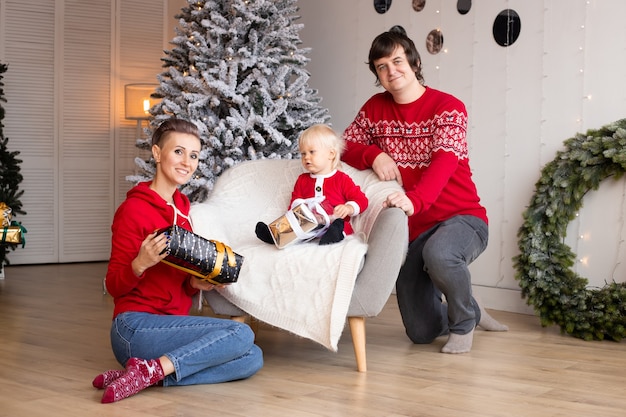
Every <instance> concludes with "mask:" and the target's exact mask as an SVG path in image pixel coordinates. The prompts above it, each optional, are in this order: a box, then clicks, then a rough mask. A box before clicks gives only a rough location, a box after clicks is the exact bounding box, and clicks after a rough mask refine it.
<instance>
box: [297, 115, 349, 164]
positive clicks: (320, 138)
mask: <svg viewBox="0 0 626 417" xmlns="http://www.w3.org/2000/svg"><path fill="white" fill-rule="evenodd" d="M311 142H315V143H318V144H320V145H321V146H323V147H324V148H326V149H333V150H334V151H335V159H333V169H339V167H340V164H341V154H342V153H343V151H344V149H345V148H346V143H345V141H344V140H343V138H342V137H341V136H339V135H338V134H337V132H335V131H334V130H333V129H332V128H331V127H330V126H328V125H325V124H321V123H320V124H315V125H312V126H310V127H309V128H308V129H306V130H305V131H304V132H302V133H301V134H300V138H299V139H298V146H299V147H302V145H303V144H305V143H311Z"/></svg>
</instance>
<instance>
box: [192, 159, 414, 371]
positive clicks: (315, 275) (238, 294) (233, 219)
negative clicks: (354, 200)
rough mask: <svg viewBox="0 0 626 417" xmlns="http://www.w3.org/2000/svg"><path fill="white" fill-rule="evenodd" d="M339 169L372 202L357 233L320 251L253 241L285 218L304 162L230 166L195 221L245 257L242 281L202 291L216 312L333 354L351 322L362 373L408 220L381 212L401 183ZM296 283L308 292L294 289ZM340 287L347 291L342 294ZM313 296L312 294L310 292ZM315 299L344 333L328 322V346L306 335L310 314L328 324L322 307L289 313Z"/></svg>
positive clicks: (199, 229) (195, 210) (195, 209)
mask: <svg viewBox="0 0 626 417" xmlns="http://www.w3.org/2000/svg"><path fill="white" fill-rule="evenodd" d="M342 169H343V170H344V171H345V172H347V173H348V174H349V175H350V176H351V177H352V178H353V179H354V181H355V182H356V183H357V184H358V185H359V186H360V187H361V189H362V190H363V191H364V192H365V194H366V195H367V196H368V198H369V204H370V205H369V207H368V209H367V210H366V211H365V212H363V213H361V214H360V215H358V216H356V217H355V218H353V219H352V225H353V227H354V230H355V234H354V235H353V236H349V237H348V238H346V239H345V240H344V241H342V242H340V243H337V244H333V245H328V246H319V245H317V244H316V243H315V242H309V243H303V244H296V245H291V246H290V247H288V248H285V249H283V250H279V249H277V248H276V247H274V246H273V245H268V244H267V243H263V242H261V241H260V240H258V239H257V238H256V236H255V233H254V229H255V225H256V223H257V222H258V221H263V222H266V223H269V222H271V221H272V220H274V219H276V218H277V217H279V216H281V215H282V214H284V212H285V210H286V208H287V206H288V204H289V200H290V197H291V192H292V189H293V185H294V183H295V180H296V178H297V176H298V175H300V174H301V173H302V172H303V171H302V166H301V164H300V161H299V160H258V161H248V162H243V163H240V164H239V165H236V166H235V167H233V168H229V169H228V170H227V171H226V172H224V173H223V174H222V175H221V176H220V177H219V178H218V180H217V181H216V184H215V187H214V189H213V191H212V192H211V195H210V196H209V198H208V199H207V201H205V202H203V203H200V204H195V205H193V206H192V208H191V218H192V222H193V225H194V230H195V231H196V233H198V234H200V235H202V236H204V237H206V238H210V239H216V240H221V241H223V242H224V243H226V244H228V245H229V246H231V247H232V248H233V250H235V252H238V253H240V254H242V255H243V256H244V257H245V259H244V266H243V267H242V270H241V274H240V277H239V282H237V283H235V284H233V285H231V286H229V287H227V288H225V289H223V290H220V291H219V292H217V291H210V292H208V293H205V298H206V300H207V302H208V303H209V305H210V306H211V308H212V310H213V311H214V312H215V313H216V314H219V315H227V316H231V317H234V318H239V319H240V320H241V318H242V317H244V316H246V315H251V316H253V317H255V318H257V319H259V320H261V321H265V322H268V323H269V324H271V325H273V326H276V327H279V328H284V329H286V330H288V331H291V332H293V333H296V334H298V335H300V336H304V337H308V338H310V339H312V340H315V341H318V342H319V343H322V344H324V345H325V346H327V347H329V348H331V349H332V348H334V346H336V340H337V339H338V338H339V337H340V335H341V331H342V330H343V326H344V324H345V319H346V317H347V318H348V322H349V326H350V331H351V334H352V342H353V345H354V352H355V356H356V363H357V369H358V371H359V372H365V371H366V369H367V363H366V355H365V318H366V317H374V316H376V315H378V314H379V313H380V311H381V310H382V308H383V307H384V305H385V303H386V302H387V300H388V298H389V295H390V294H391V292H392V290H393V287H394V284H395V281H396V277H397V275H398V271H399V270H400V267H401V265H402V263H403V262H404V257H405V255H406V250H407V246H408V230H407V218H406V215H405V214H404V213H403V212H402V211H401V210H400V209H397V208H390V209H383V208H382V202H383V200H384V198H385V197H386V196H387V195H388V194H389V193H391V192H392V191H396V190H399V189H400V187H399V185H397V184H396V183H395V182H382V181H379V180H378V178H377V176H376V175H375V174H374V173H373V172H372V171H371V170H366V171H359V170H356V169H354V168H352V167H350V166H346V164H343V168H342ZM365 251H367V254H366V255H365ZM353 258H354V259H353ZM322 259H323V261H320V260H322ZM307 262H309V263H308V264H307ZM311 262H312V263H311ZM324 262H326V263H328V264H329V266H328V268H331V269H333V272H332V273H330V274H329V273H328V272H327V271H324V269H323V268H324V266H323V265H322V264H323V263H324ZM337 271H339V272H338V273H337V274H335V272H337ZM346 271H348V272H346ZM351 274H352V275H354V276H353V277H352V278H350V275H351ZM279 275H284V276H282V277H279ZM327 276H328V277H329V278H327ZM330 276H333V277H335V276H336V279H337V280H338V281H337V282H336V283H335V282H331V283H330V284H329V285H328V286H329V287H330V288H331V289H330V290H329V291H330V292H332V293H333V294H329V297H330V298H329V299H326V300H324V299H323V294H324V291H325V290H324V288H323V287H324V284H325V283H327V282H328V280H330V279H331V278H330ZM279 279H282V280H283V281H282V282H281V281H279ZM340 281H341V282H340ZM292 284H293V285H292ZM335 284H336V285H335ZM298 285H300V286H306V285H308V286H309V287H302V288H300V289H297V288H295V287H296V286H298ZM311 285H318V286H316V287H311ZM292 286H293V287H294V288H293V290H294V291H296V290H297V291H298V292H296V296H293V295H289V292H288V291H289V290H291V287H292ZM286 287H288V289H287V290H286V289H285V288H286ZM342 288H343V289H348V290H349V292H348V293H347V294H345V295H343V294H341V292H342ZM303 292H304V295H303ZM327 292H328V291H327ZM261 293H264V294H266V295H263V296H261V295H259V294H261ZM313 293H314V294H315V297H311V296H309V295H308V294H313ZM267 294H269V295H270V296H271V297H274V298H270V297H269V296H268V295H267ZM318 296H319V297H318ZM255 297H256V298H255ZM287 298H299V301H298V300H296V302H295V303H291V304H290V303H289V302H288V301H290V300H287ZM312 298H320V299H321V300H322V301H318V302H321V303H325V304H328V306H326V305H325V304H324V305H322V309H325V308H327V309H328V310H329V317H330V320H331V321H332V320H333V316H336V315H337V314H339V316H340V317H339V318H335V319H334V320H336V321H339V323H338V325H340V326H341V327H340V328H337V326H338V325H335V327H336V328H337V329H335V330H333V329H332V326H333V325H332V323H331V324H330V327H331V329H330V333H331V335H330V339H331V340H329V341H328V342H326V341H325V339H324V340H320V339H316V338H315V337H312V336H310V334H309V333H308V332H309V330H311V331H314V329H312V328H315V327H317V326H318V325H320V324H319V323H316V322H315V323H311V322H309V321H307V320H310V317H311V316H316V317H317V316H319V317H320V320H321V321H325V320H326V319H325V318H324V317H325V316H324V315H323V314H320V312H319V307H315V308H316V309H317V310H318V311H315V312H311V311H308V312H305V313H306V314H304V315H303V317H305V318H304V319H302V320H299V318H298V316H297V314H296V313H292V312H291V310H292V309H297V308H300V307H303V308H307V307H306V305H307V304H306V303H307V302H314V301H310V299H312ZM275 304H281V305H280V306H279V307H277V308H276V310H277V311H271V312H268V311H267V308H268V305H272V306H273V305H275ZM331 304H332V305H331ZM344 304H345V306H344ZM308 308H312V307H308ZM312 313H313V314H312ZM322 325H326V324H325V323H322Z"/></svg>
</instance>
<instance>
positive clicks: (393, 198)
mask: <svg viewBox="0 0 626 417" xmlns="http://www.w3.org/2000/svg"><path fill="white" fill-rule="evenodd" d="M383 207H398V208H399V209H401V210H402V211H403V212H405V213H406V215H407V216H412V215H413V213H415V207H413V203H412V202H411V200H409V197H407V196H406V194H405V193H402V192H395V193H391V194H389V195H388V196H387V199H386V200H385V201H383Z"/></svg>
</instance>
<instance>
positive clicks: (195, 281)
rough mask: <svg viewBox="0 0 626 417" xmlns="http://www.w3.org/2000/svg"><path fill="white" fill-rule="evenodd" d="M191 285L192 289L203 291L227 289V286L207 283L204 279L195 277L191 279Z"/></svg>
mask: <svg viewBox="0 0 626 417" xmlns="http://www.w3.org/2000/svg"><path fill="white" fill-rule="evenodd" d="M189 285H191V287H192V288H195V289H197V290H201V291H211V290H212V289H214V288H224V287H225V285H215V284H211V283H210V282H209V281H205V280H203V279H200V278H196V277H194V276H193V275H192V276H191V277H190V278H189Z"/></svg>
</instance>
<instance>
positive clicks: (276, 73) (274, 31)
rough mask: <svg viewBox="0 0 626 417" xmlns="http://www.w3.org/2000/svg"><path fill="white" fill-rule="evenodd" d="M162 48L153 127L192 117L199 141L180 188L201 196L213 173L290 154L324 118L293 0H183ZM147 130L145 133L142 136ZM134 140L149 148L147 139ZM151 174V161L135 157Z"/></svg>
mask: <svg viewBox="0 0 626 417" xmlns="http://www.w3.org/2000/svg"><path fill="white" fill-rule="evenodd" d="M188 1H189V4H188V5H187V6H186V7H184V8H183V9H182V10H181V13H180V14H179V15H177V16H176V17H177V18H178V19H179V27H178V28H177V30H176V36H175V37H174V39H173V40H172V41H171V44H172V45H174V47H173V49H171V50H168V51H165V57H164V58H162V60H163V61H164V63H165V64H164V68H165V70H164V71H163V72H162V73H161V74H159V76H158V80H159V82H160V85H159V87H158V88H157V90H156V96H158V97H159V98H162V101H161V102H160V103H159V104H157V105H156V106H155V107H153V108H152V109H151V113H152V115H153V116H154V120H153V121H152V123H151V126H150V129H152V130H153V129H155V128H156V126H158V124H159V123H160V122H161V121H163V120H164V119H168V118H170V117H178V118H182V119H186V120H190V121H192V122H194V123H195V124H196V125H197V126H198V127H199V130H200V133H201V136H202V140H203V142H204V143H203V145H204V146H203V152H202V153H201V156H200V163H199V167H198V171H197V172H196V175H195V176H194V178H193V179H192V180H191V181H190V183H189V184H187V185H185V186H184V187H183V188H181V191H183V192H184V193H185V194H187V195H188V196H189V197H190V199H191V200H192V201H202V200H203V199H204V198H205V197H206V196H207V194H208V191H209V190H211V189H212V187H213V184H214V181H215V179H216V178H217V177H218V176H219V175H220V174H221V173H222V172H223V171H224V170H225V169H227V168H228V167H230V166H233V165H235V164H237V163H238V162H241V161H245V160H253V159H262V158H276V159H278V158H294V157H297V138H298V136H299V134H300V133H301V132H302V131H303V130H304V129H306V128H307V127H309V126H311V125H313V124H315V123H325V122H327V121H328V119H329V116H328V110H327V109H324V108H322V107H321V106H320V104H319V103H320V101H321V99H320V98H319V97H318V96H317V91H316V90H313V89H311V88H310V87H309V86H308V80H309V73H308V72H307V71H306V70H305V65H306V63H307V62H308V61H309V58H307V56H306V55H307V54H308V53H309V49H308V48H299V45H300V44H301V41H300V38H299V31H300V30H301V29H302V27H303V25H301V24H296V23H294V22H295V21H296V20H297V19H298V18H299V16H297V15H296V14H295V13H296V12H297V10H298V8H297V7H296V6H295V3H296V0H201V1H193V0H188ZM149 136H150V135H149ZM138 146H139V147H141V148H143V149H148V148H149V146H150V144H149V141H148V140H144V141H142V140H139V141H138ZM137 164H138V166H139V167H140V168H141V170H142V174H140V175H138V176H134V177H129V179H130V180H131V181H135V182H136V181H140V180H145V179H148V178H151V177H152V175H153V173H154V161H152V160H149V161H142V160H141V159H138V160H137Z"/></svg>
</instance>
